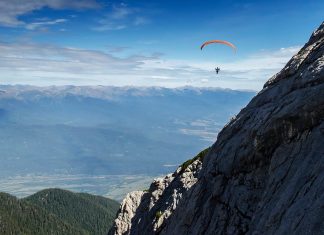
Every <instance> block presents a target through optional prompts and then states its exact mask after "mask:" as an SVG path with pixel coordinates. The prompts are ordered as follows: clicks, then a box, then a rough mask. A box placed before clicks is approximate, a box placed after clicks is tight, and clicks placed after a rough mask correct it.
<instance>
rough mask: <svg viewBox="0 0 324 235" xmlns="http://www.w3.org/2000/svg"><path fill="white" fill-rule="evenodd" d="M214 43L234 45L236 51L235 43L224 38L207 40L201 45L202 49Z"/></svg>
mask: <svg viewBox="0 0 324 235" xmlns="http://www.w3.org/2000/svg"><path fill="white" fill-rule="evenodd" d="M212 43H220V44H224V45H227V46H229V47H232V48H233V50H234V52H236V46H234V44H232V43H230V42H228V41H224V40H210V41H207V42H204V43H203V44H202V45H201V47H200V50H202V49H203V48H204V47H205V46H207V45H209V44H212Z"/></svg>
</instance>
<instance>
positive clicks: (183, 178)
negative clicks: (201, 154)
mask: <svg viewBox="0 0 324 235" xmlns="http://www.w3.org/2000/svg"><path fill="white" fill-rule="evenodd" d="M201 166H202V163H201V161H200V160H199V159H197V160H195V161H194V162H193V163H191V164H190V165H189V166H188V167H187V168H182V167H179V168H178V169H177V171H176V172H175V173H173V174H169V175H167V176H165V177H164V178H157V179H155V180H154V181H153V183H152V184H151V186H150V188H149V189H148V190H145V192H144V191H135V192H132V193H129V194H128V195H127V196H126V198H125V199H124V200H123V202H122V204H121V206H120V210H119V213H118V215H117V218H116V220H115V224H114V228H113V229H112V230H111V231H110V233H109V234H115V235H119V234H145V233H147V234H150V233H158V232H159V231H161V229H162V228H163V226H164V225H165V221H166V220H167V219H168V218H169V216H170V215H171V214H172V212H173V211H174V210H175V209H176V208H177V205H178V203H179V201H180V200H183V199H184V198H183V195H184V194H185V192H186V191H188V190H189V189H190V188H191V187H192V186H193V185H194V184H195V183H196V182H197V177H198V173H199V171H200V169H201Z"/></svg>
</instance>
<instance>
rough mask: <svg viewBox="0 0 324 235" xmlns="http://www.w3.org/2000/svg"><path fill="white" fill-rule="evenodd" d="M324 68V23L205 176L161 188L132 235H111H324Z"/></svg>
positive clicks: (233, 129)
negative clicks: (157, 213) (157, 214)
mask: <svg viewBox="0 0 324 235" xmlns="http://www.w3.org/2000/svg"><path fill="white" fill-rule="evenodd" d="M323 67H324V23H322V25H321V26H320V27H319V29H318V30H316V31H315V32H314V33H313V35H312V36H311V38H310V40H309V42H308V43H307V44H305V46H304V47H303V48H302V49H301V50H300V52H299V53H298V54H297V55H295V56H294V57H293V58H292V59H291V60H290V61H289V62H288V63H287V65H286V66H285V68H284V69H283V70H282V71H281V72H279V73H278V74H276V75H275V76H274V77H272V78H271V79H270V80H269V81H268V82H267V83H266V84H265V86H264V89H263V90H262V91H261V92H260V93H259V94H258V95H257V96H256V97H254V98H253V99H252V101H251V102H250V103H249V104H248V105H247V107H245V108H244V109H242V110H241V112H240V113H239V114H238V115H237V117H236V118H235V119H233V120H231V121H230V123H228V124H227V125H226V126H225V127H224V129H223V130H222V131H221V132H220V133H219V135H218V139H217V141H216V143H215V144H214V145H213V146H212V148H211V150H210V151H209V153H208V154H207V155H206V157H205V158H204V161H203V164H202V168H201V170H200V167H196V168H195V167H194V166H193V167H192V170H191V172H190V173H189V174H188V175H187V176H186V175H184V174H182V175H181V174H180V175H179V174H178V175H177V173H175V174H174V175H173V176H172V175H170V176H167V177H166V178H164V179H163V180H158V181H155V182H154V183H153V184H152V186H151V188H150V192H149V193H144V194H140V195H139V198H140V203H139V204H138V205H137V204H136V206H134V207H136V209H134V208H132V211H133V213H134V215H133V216H132V218H131V220H128V221H124V222H125V223H128V225H127V226H128V227H127V226H126V227H127V228H129V229H128V230H127V229H126V230H123V231H121V230H119V227H118V226H119V225H118V223H115V227H114V228H113V229H112V230H111V234H168V235H170V234H171V235H172V234H175V235H179V234H202V235H203V234H204V235H208V234H253V235H258V234H324V68H323ZM178 173H179V172H178ZM184 177H186V178H187V179H184ZM196 177H198V178H196ZM180 178H182V180H180ZM190 179H191V181H190ZM180 181H181V182H182V183H180ZM177 182H178V183H177ZM183 182H190V183H188V186H189V187H185V186H184V185H186V183H183ZM154 185H155V186H154ZM153 187H156V188H154V189H153ZM136 202H138V200H136ZM122 207H123V205H122ZM157 211H161V215H160V213H159V215H160V216H156V212H157ZM123 213H124V212H123V210H121V211H120V214H119V216H122V215H123ZM157 217H159V218H157ZM118 218H119V217H118ZM161 218H162V219H161Z"/></svg>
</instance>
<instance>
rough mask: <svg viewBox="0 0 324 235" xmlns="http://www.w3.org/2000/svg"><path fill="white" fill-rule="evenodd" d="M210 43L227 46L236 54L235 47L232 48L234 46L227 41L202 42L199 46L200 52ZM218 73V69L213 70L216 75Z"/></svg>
mask: <svg viewBox="0 0 324 235" xmlns="http://www.w3.org/2000/svg"><path fill="white" fill-rule="evenodd" d="M212 43H220V44H224V45H227V46H229V47H231V48H233V50H234V52H236V46H234V44H232V43H230V42H228V41H224V40H210V41H207V42H204V43H203V44H202V45H201V46H200V50H202V49H203V48H204V47H205V46H207V45H209V44H212ZM219 71H220V68H218V67H217V68H215V72H216V74H218V73H219Z"/></svg>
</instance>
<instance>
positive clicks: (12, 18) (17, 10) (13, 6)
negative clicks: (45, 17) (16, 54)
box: [0, 0, 100, 27]
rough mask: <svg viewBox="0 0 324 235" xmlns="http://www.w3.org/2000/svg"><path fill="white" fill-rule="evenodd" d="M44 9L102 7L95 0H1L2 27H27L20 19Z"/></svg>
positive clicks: (0, 19)
mask: <svg viewBox="0 0 324 235" xmlns="http://www.w3.org/2000/svg"><path fill="white" fill-rule="evenodd" d="M44 7H49V8H52V9H94V8H98V7H100V6H99V4H98V3H97V2H96V1H95V0H69V1H66V0H37V1H35V0H24V1H22V0H10V1H8V0H0V25H2V26H6V27H17V26H25V25H26V22H24V21H21V20H20V19H19V17H20V16H22V15H25V14H27V13H30V12H33V11H36V10H40V9H42V8H44Z"/></svg>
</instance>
